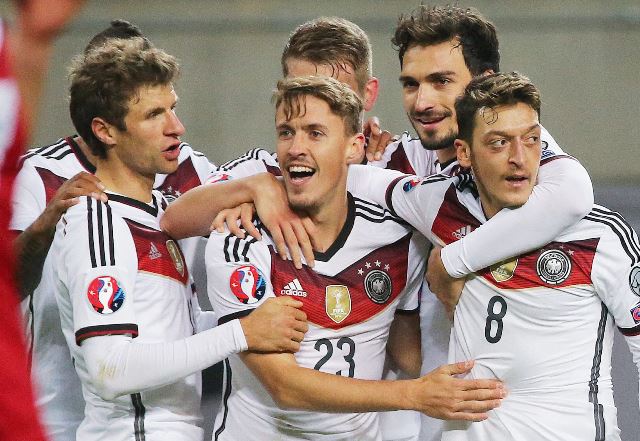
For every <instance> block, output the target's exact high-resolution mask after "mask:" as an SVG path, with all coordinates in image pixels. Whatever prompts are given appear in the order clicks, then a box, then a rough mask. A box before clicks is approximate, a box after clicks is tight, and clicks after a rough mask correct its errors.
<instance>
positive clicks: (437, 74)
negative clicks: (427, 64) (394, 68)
mask: <svg viewBox="0 0 640 441" xmlns="http://www.w3.org/2000/svg"><path fill="white" fill-rule="evenodd" d="M456 75H457V74H456V73H455V72H454V71H452V70H439V71H437V72H431V73H430V74H429V75H427V76H426V77H425V78H426V79H427V80H429V81H433V80H435V79H438V78H442V77H451V76H453V77H455V76H456ZM407 80H415V77H414V76H411V75H400V77H399V78H398V81H400V82H402V81H407Z"/></svg>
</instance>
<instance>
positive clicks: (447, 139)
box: [407, 113, 458, 150]
mask: <svg viewBox="0 0 640 441" xmlns="http://www.w3.org/2000/svg"><path fill="white" fill-rule="evenodd" d="M407 116H408V117H409V122H411V125H412V126H413V130H414V131H415V132H416V134H417V135H418V138H420V143H422V147H424V148H425V150H442V149H446V148H449V147H453V141H455V140H456V138H457V137H458V132H457V130H456V129H453V128H452V129H450V130H449V132H448V133H446V134H445V135H444V136H442V137H440V138H434V137H433V135H435V133H436V132H435V131H430V132H427V133H426V134H421V133H420V131H419V130H418V128H417V127H416V124H415V123H414V122H413V119H412V118H411V115H409V114H407ZM443 116H447V117H451V114H450V113H447V114H444V115H443ZM427 136H429V138H427Z"/></svg>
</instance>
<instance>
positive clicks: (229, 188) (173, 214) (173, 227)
mask: <svg viewBox="0 0 640 441" xmlns="http://www.w3.org/2000/svg"><path fill="white" fill-rule="evenodd" d="M264 175H268V174H267V173H264ZM266 179H268V178H266V177H265V176H262V174H261V175H256V176H252V177H249V178H243V179H237V180H232V181H227V182H222V183H218V184H207V185H201V186H199V187H196V188H193V189H191V190H189V191H188V192H186V193H185V194H183V195H182V196H180V197H179V198H178V199H176V200H175V201H174V202H173V203H172V204H171V205H169V207H168V208H167V211H165V213H164V215H163V216H162V219H161V220H160V227H161V228H162V229H163V230H164V231H165V232H167V234H169V235H170V236H172V237H173V238H175V239H183V238H185V237H193V236H206V235H208V234H209V233H210V231H209V228H210V226H211V223H212V222H213V219H214V218H215V217H216V215H217V214H218V213H219V212H220V211H222V210H226V209H229V208H234V207H237V206H239V205H241V204H244V203H247V202H253V200H254V197H255V193H256V188H257V187H259V186H260V185H261V182H264V180H266Z"/></svg>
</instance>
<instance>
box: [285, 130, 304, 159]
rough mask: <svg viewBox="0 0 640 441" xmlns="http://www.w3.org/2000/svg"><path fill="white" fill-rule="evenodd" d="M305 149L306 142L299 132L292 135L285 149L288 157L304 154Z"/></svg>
mask: <svg viewBox="0 0 640 441" xmlns="http://www.w3.org/2000/svg"><path fill="white" fill-rule="evenodd" d="M306 151H307V147H306V143H305V140H304V136H302V134H301V133H299V132H298V133H296V134H295V135H293V137H292V138H291V140H290V142H289V149H288V150H287V155H289V156H290V157H294V158H295V157H298V156H301V155H304V154H305V153H306Z"/></svg>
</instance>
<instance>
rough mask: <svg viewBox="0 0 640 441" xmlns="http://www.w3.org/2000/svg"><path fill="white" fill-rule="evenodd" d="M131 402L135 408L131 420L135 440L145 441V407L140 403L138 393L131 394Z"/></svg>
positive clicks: (140, 397)
mask: <svg viewBox="0 0 640 441" xmlns="http://www.w3.org/2000/svg"><path fill="white" fill-rule="evenodd" d="M131 403H132V404H133V408H134V409H135V412H136V415H135V419H134V420H133V432H134V436H135V439H136V441H145V440H146V439H147V437H146V435H145V430H144V414H145V413H146V409H145V407H144V404H143V403H142V395H140V393H137V394H131Z"/></svg>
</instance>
